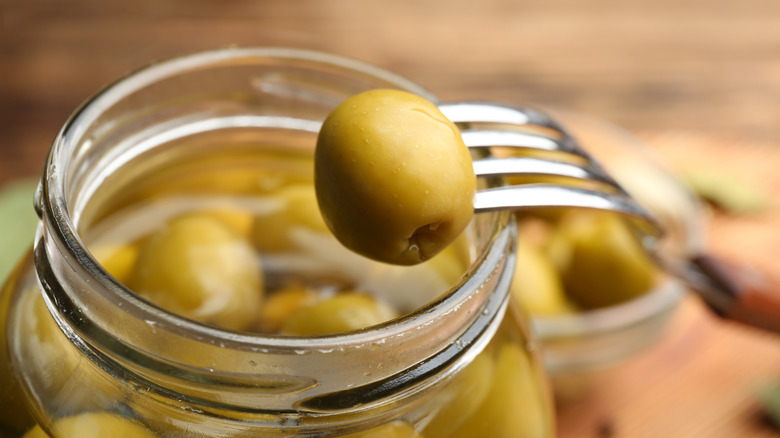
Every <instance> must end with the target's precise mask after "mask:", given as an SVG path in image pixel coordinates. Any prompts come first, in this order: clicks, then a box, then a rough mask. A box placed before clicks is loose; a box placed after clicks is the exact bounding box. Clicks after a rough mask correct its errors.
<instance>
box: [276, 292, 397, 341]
mask: <svg viewBox="0 0 780 438" xmlns="http://www.w3.org/2000/svg"><path fill="white" fill-rule="evenodd" d="M397 316H398V314H397V313H396V312H395V311H394V310H393V309H392V308H390V307H389V306H388V305H386V304H384V303H383V302H381V301H379V300H377V299H376V298H374V297H372V296H371V295H367V294H362V293H354V292H345V293H340V294H338V295H335V296H333V297H331V298H328V299H326V300H322V301H318V302H317V303H315V304H312V305H310V306H305V307H302V308H299V309H298V310H296V311H295V312H293V313H292V314H291V315H290V316H289V317H288V318H287V321H285V322H284V324H283V326H282V333H285V334H288V335H299V336H316V335H327V334H332V333H341V332H348V331H353V330H359V329H362V328H366V327H369V326H372V325H376V324H380V323H383V322H385V321H389V320H391V319H393V318H395V317H397Z"/></svg>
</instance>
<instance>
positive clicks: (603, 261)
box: [511, 210, 659, 317]
mask: <svg viewBox="0 0 780 438" xmlns="http://www.w3.org/2000/svg"><path fill="white" fill-rule="evenodd" d="M518 221H519V223H518V226H519V238H518V247H517V266H516V268H515V276H514V280H513V282H512V286H511V287H512V294H513V295H514V296H515V298H516V299H517V300H518V301H519V302H520V303H521V304H522V305H523V307H524V308H525V309H526V310H527V311H528V312H529V313H531V314H532V315H534V316H539V317H551V316H555V315H561V314H566V313H573V312H578V311H583V310H592V309H600V308H604V307H609V306H614V305H617V304H620V303H623V302H626V301H629V300H632V299H634V298H636V297H638V296H640V295H642V294H645V293H647V292H648V291H650V290H652V288H653V287H654V286H655V285H656V284H657V283H658V281H659V271H658V268H657V267H656V265H655V264H654V262H653V261H652V260H651V259H650V257H649V256H648V255H647V253H646V251H645V250H644V249H643V248H642V246H641V244H640V242H639V240H638V239H637V238H636V236H635V235H634V232H633V230H631V229H630V225H629V224H628V223H626V222H625V221H624V220H623V219H622V218H621V217H619V216H618V215H616V214H615V213H610V212H601V211H586V210H570V211H566V212H557V213H549V212H548V214H536V215H528V214H524V215H519V216H518Z"/></svg>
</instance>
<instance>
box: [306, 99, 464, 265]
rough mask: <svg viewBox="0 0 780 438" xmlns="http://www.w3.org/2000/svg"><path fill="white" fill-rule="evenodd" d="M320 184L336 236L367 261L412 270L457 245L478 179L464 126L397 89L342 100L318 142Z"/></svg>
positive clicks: (316, 173) (322, 206) (322, 202)
mask: <svg viewBox="0 0 780 438" xmlns="http://www.w3.org/2000/svg"><path fill="white" fill-rule="evenodd" d="M314 181H315V187H316V191H317V200H318V201H319V207H320V210H321V212H322V215H323V217H324V219H325V222H326V223H327V225H328V227H329V228H330V230H331V231H332V232H333V234H334V235H335V236H336V238H337V239H338V240H339V241H340V242H341V243H342V244H344V246H346V247H347V248H349V249H351V250H353V251H355V252H357V253H359V254H362V255H364V256H366V257H369V258H372V259H375V260H378V261H382V262H386V263H392V264H398V265H412V264H417V263H420V262H422V261H425V260H427V259H429V258H431V257H433V256H434V255H435V254H436V253H438V252H439V251H441V250H442V249H444V248H445V247H446V246H447V245H449V244H450V242H452V241H453V240H454V239H455V238H456V237H458V235H459V234H460V233H461V232H462V231H463V230H464V229H465V227H466V226H467V225H468V223H469V221H470V220H471V217H472V216H473V212H474V207H473V197H474V192H475V190H476V177H475V176H474V170H473V167H472V161H471V156H470V155H469V151H468V149H467V148H466V146H465V145H464V143H463V139H462V138H461V135H460V132H459V131H458V128H457V127H456V126H455V124H453V123H452V122H451V121H450V120H448V119H447V118H446V117H445V116H444V115H443V114H442V113H441V112H440V111H439V109H438V108H437V107H436V105H434V104H433V103H431V102H429V101H427V100H425V99H423V98H421V97H419V96H417V95H414V94H411V93H407V92H403V91H397V90H372V91H367V92H364V93H361V94H358V95H356V96H353V97H350V98H349V99H347V100H345V101H344V102H342V103H341V104H340V105H339V106H338V107H336V108H335V109H334V110H333V112H331V113H330V115H329V116H328V117H327V119H326V120H325V122H324V123H323V125H322V129H321V130H320V133H319V137H318V139H317V148H316V151H315V159H314Z"/></svg>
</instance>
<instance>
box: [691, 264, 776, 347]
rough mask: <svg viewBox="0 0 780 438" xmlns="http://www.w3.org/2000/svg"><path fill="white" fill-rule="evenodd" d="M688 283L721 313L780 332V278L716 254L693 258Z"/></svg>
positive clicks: (728, 317) (709, 304) (734, 319)
mask: <svg viewBox="0 0 780 438" xmlns="http://www.w3.org/2000/svg"><path fill="white" fill-rule="evenodd" d="M689 267H690V269H691V270H692V271H694V272H692V273H693V274H694V275H695V276H696V277H697V280H696V281H689V285H690V286H691V287H692V288H693V289H694V291H696V292H697V293H698V294H699V296H701V297H702V298H703V300H704V302H705V303H707V305H708V306H709V307H710V308H711V309H712V310H713V311H715V313H716V314H718V315H719V316H721V317H723V318H726V319H729V320H733V321H737V322H740V323H743V324H747V325H749V326H753V327H757V328H762V329H765V330H769V331H773V332H775V333H780V279H778V278H776V277H771V276H769V275H768V274H767V273H765V272H760V271H758V270H756V269H754V268H752V267H749V266H745V265H739V264H736V263H733V262H729V261H726V260H723V259H720V258H718V257H716V256H713V255H708V254H705V255H699V256H696V257H693V258H692V259H691V260H690V265H689Z"/></svg>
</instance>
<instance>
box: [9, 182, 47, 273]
mask: <svg viewBox="0 0 780 438" xmlns="http://www.w3.org/2000/svg"><path fill="white" fill-rule="evenodd" d="M37 183H38V181H37V180H32V179H26V180H20V181H16V182H13V183H10V184H8V185H6V186H4V187H2V188H0V284H2V283H3V282H4V281H5V279H6V276H8V274H9V273H10V272H11V270H12V269H13V268H14V266H15V265H16V263H17V262H18V261H19V259H20V258H21V257H22V255H23V254H24V252H25V251H27V250H28V249H29V248H30V247H31V246H32V243H33V240H34V238H35V228H36V226H37V224H38V216H36V214H35V209H34V208H33V196H34V194H35V186H36V184H37Z"/></svg>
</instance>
